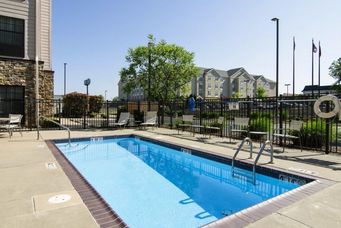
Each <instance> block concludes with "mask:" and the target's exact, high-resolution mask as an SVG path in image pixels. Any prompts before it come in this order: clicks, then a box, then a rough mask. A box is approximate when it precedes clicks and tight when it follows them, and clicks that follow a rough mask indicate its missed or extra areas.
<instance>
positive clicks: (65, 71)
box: [64, 63, 67, 96]
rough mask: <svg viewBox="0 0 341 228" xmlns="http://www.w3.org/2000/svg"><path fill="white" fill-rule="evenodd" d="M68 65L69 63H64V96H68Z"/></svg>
mask: <svg viewBox="0 0 341 228" xmlns="http://www.w3.org/2000/svg"><path fill="white" fill-rule="evenodd" d="M66 65H67V63H64V96H65V95H66Z"/></svg>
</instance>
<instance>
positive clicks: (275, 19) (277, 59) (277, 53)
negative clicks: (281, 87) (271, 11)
mask: <svg viewBox="0 0 341 228" xmlns="http://www.w3.org/2000/svg"><path fill="white" fill-rule="evenodd" d="M271 20H272V21H275V22H276V100H277V99H278V67H279V63H278V61H279V19H278V18H276V17H274V18H272V19H271Z"/></svg>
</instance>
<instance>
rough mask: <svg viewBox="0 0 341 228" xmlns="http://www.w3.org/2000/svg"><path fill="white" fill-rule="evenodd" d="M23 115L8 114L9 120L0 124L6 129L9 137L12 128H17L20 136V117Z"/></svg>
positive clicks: (0, 126) (11, 133)
mask: <svg viewBox="0 0 341 228" xmlns="http://www.w3.org/2000/svg"><path fill="white" fill-rule="evenodd" d="M22 117H23V115H20V114H9V122H8V124H5V125H0V128H2V129H6V130H7V131H8V134H9V137H10V138H11V137H12V135H13V130H15V129H18V130H19V132H20V134H21V136H22V127H21V119H22Z"/></svg>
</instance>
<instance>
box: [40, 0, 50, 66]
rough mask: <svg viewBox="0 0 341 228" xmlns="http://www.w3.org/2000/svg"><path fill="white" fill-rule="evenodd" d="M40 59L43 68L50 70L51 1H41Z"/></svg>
mask: <svg viewBox="0 0 341 228" xmlns="http://www.w3.org/2000/svg"><path fill="white" fill-rule="evenodd" d="M40 9H41V28H40V42H41V46H40V57H41V59H42V60H43V61H44V68H45V69H49V70H50V69H51V58H50V57H51V0H41V5H40Z"/></svg>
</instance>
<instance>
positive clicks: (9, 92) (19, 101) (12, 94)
mask: <svg viewBox="0 0 341 228" xmlns="http://www.w3.org/2000/svg"><path fill="white" fill-rule="evenodd" d="M24 89H25V87H23V86H4V85H0V117H8V115H9V114H22V115H24V107H25V101H24V97H25V92H24Z"/></svg>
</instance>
